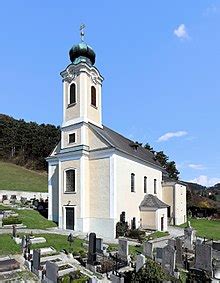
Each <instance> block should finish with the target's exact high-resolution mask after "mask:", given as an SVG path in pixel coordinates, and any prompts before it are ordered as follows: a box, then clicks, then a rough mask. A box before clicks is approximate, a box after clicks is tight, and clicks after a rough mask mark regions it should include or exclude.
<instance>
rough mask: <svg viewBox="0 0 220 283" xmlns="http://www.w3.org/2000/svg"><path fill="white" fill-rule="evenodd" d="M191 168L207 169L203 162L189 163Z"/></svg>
mask: <svg viewBox="0 0 220 283" xmlns="http://www.w3.org/2000/svg"><path fill="white" fill-rule="evenodd" d="M188 166H189V168H192V169H195V170H203V169H205V167H204V165H202V164H189V165H188Z"/></svg>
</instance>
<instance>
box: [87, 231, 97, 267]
mask: <svg viewBox="0 0 220 283" xmlns="http://www.w3.org/2000/svg"><path fill="white" fill-rule="evenodd" d="M95 262H96V234H95V233H90V234H89V251H88V260H87V263H88V264H91V265H94V264H95Z"/></svg>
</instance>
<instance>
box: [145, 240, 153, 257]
mask: <svg viewBox="0 0 220 283" xmlns="http://www.w3.org/2000/svg"><path fill="white" fill-rule="evenodd" d="M143 254H144V255H145V256H148V257H150V258H153V244H152V243H150V242H144V243H143Z"/></svg>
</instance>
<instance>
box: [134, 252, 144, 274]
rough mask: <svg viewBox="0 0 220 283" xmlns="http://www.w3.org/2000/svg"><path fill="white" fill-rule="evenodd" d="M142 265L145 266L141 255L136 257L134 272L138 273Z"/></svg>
mask: <svg viewBox="0 0 220 283" xmlns="http://www.w3.org/2000/svg"><path fill="white" fill-rule="evenodd" d="M144 265H145V256H144V255H142V254H140V255H137V260H136V272H138V271H139V270H140V269H141V268H142V267H143V266H144Z"/></svg>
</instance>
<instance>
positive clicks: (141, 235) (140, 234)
mask: <svg viewBox="0 0 220 283" xmlns="http://www.w3.org/2000/svg"><path fill="white" fill-rule="evenodd" d="M126 237H128V238H132V239H137V240H138V241H139V242H142V241H143V240H144V239H145V232H144V231H141V230H139V229H134V230H128V231H127V233H126Z"/></svg>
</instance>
